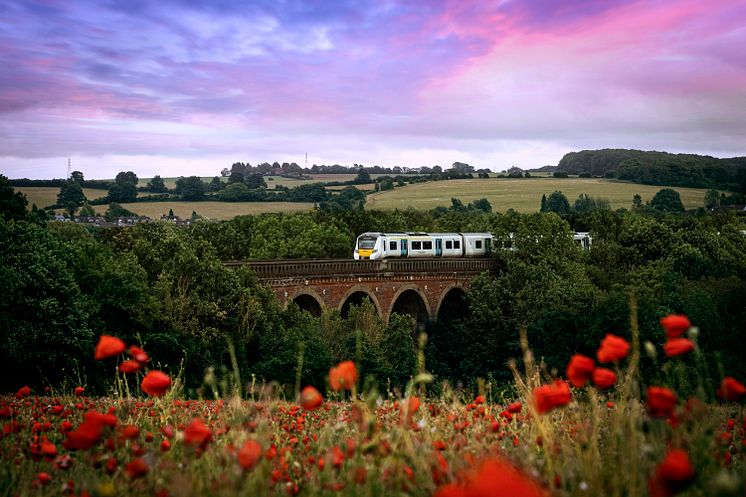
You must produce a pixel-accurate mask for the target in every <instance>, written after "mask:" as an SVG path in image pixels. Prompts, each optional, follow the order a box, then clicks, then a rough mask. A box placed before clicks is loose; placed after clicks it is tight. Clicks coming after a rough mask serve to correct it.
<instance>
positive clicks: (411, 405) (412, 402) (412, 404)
mask: <svg viewBox="0 0 746 497" xmlns="http://www.w3.org/2000/svg"><path fill="white" fill-rule="evenodd" d="M404 405H405V403H404V402H401V403H400V404H399V413H400V415H401V416H404V415H405V414H404ZM406 406H407V407H406V421H410V420H411V419H412V416H414V413H416V412H417V410H418V409H419V408H420V399H419V397H414V396H413V397H409V398H408V399H407V401H406Z"/></svg>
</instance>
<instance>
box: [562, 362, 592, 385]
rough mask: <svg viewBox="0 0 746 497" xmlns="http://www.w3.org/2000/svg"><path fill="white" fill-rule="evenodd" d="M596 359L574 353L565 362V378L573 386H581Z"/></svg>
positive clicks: (589, 375) (589, 374)
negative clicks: (567, 361) (568, 360)
mask: <svg viewBox="0 0 746 497" xmlns="http://www.w3.org/2000/svg"><path fill="white" fill-rule="evenodd" d="M595 366H596V361H594V360H593V359H591V358H590V357H587V356H584V355H583V354H575V355H574V356H572V357H571V358H570V362H569V363H567V378H568V379H569V380H570V383H571V384H572V386H574V387H575V388H581V387H582V386H583V385H585V384H586V382H587V381H588V380H589V379H590V377H591V374H592V373H593V368H594V367H595Z"/></svg>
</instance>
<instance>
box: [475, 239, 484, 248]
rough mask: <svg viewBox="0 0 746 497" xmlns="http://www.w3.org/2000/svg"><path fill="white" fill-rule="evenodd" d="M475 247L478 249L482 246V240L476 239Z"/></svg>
mask: <svg viewBox="0 0 746 497" xmlns="http://www.w3.org/2000/svg"><path fill="white" fill-rule="evenodd" d="M474 247H475V248H478V249H480V248H482V240H476V241H475V242H474Z"/></svg>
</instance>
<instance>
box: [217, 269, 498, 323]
mask: <svg viewBox="0 0 746 497" xmlns="http://www.w3.org/2000/svg"><path fill="white" fill-rule="evenodd" d="M224 264H225V265H226V266H229V267H238V266H242V265H248V266H250V267H251V268H252V269H253V270H254V271H255V272H256V274H257V276H258V278H259V280H260V281H262V282H263V283H264V284H266V285H268V286H269V287H270V288H271V289H272V290H273V291H274V293H275V295H276V296H277V299H278V300H279V301H280V302H281V303H283V304H284V305H287V304H288V303H289V302H295V303H296V304H297V305H298V306H299V307H300V308H301V309H305V310H307V311H309V312H310V313H311V314H314V315H316V316H319V315H320V314H321V309H322V308H332V309H339V310H340V311H341V312H342V315H343V316H346V315H347V312H348V310H349V307H350V305H359V304H360V303H361V302H363V300H364V299H365V298H368V299H370V301H371V302H372V303H373V305H375V307H376V311H377V312H378V315H379V316H380V317H381V318H382V319H383V320H384V321H385V322H388V321H389V318H390V317H391V314H393V313H394V312H396V313H399V314H409V315H410V316H412V317H413V318H415V319H416V320H417V323H419V324H423V323H426V322H429V321H437V320H441V319H442V318H443V317H444V316H448V315H452V314H459V313H463V312H464V310H465V309H464V296H465V292H466V290H467V289H468V288H469V285H470V284H471V282H472V280H473V279H474V278H475V277H476V276H478V275H479V274H481V273H483V272H485V271H486V272H492V273H494V272H496V271H498V269H499V262H498V261H497V260H496V259H488V258H485V259H440V258H439V259H387V260H382V261H355V260H293V261H246V262H239V261H230V262H225V263H224Z"/></svg>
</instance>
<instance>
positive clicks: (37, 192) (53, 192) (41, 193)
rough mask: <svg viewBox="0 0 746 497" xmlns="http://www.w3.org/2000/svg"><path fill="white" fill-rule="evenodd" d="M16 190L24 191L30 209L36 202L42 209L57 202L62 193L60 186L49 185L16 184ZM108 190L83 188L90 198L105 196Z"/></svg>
mask: <svg viewBox="0 0 746 497" xmlns="http://www.w3.org/2000/svg"><path fill="white" fill-rule="evenodd" d="M13 189H14V190H16V191H19V192H22V193H23V194H24V195H26V198H27V199H28V205H29V209H30V208H31V204H36V206H37V207H38V208H40V209H42V208H44V207H46V206H48V205H54V204H56V203H57V194H58V193H60V189H59V187H56V186H55V187H48V186H15V187H13ZM106 193H107V192H106V190H98V189H93V188H83V194H84V195H85V197H86V198H87V199H88V200H93V199H95V198H99V197H103V196H105V195H106Z"/></svg>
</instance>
